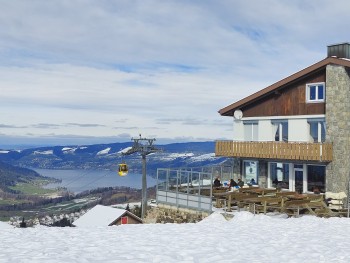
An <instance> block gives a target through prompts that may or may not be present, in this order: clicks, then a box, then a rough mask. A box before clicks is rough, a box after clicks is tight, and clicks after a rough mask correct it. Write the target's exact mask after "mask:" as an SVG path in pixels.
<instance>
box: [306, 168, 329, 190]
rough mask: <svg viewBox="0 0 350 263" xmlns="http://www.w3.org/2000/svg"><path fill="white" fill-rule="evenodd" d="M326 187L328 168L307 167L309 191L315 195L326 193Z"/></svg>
mask: <svg viewBox="0 0 350 263" xmlns="http://www.w3.org/2000/svg"><path fill="white" fill-rule="evenodd" d="M325 185H326V166H320V165H308V166H307V190H308V191H309V192H314V193H324V192H325Z"/></svg>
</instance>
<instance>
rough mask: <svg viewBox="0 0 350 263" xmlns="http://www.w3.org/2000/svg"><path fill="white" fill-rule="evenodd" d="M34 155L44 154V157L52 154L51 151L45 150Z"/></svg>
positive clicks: (35, 152)
mask: <svg viewBox="0 0 350 263" xmlns="http://www.w3.org/2000/svg"><path fill="white" fill-rule="evenodd" d="M34 154H44V155H49V154H53V150H47V151H42V152H40V151H34Z"/></svg>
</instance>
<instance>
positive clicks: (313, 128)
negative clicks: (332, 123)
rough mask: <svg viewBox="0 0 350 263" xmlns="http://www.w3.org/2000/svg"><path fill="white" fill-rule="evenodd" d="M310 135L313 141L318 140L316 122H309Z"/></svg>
mask: <svg viewBox="0 0 350 263" xmlns="http://www.w3.org/2000/svg"><path fill="white" fill-rule="evenodd" d="M309 125H310V136H311V137H312V140H313V142H318V122H310V123H309Z"/></svg>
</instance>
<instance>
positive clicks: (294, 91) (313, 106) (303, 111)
mask: <svg viewBox="0 0 350 263" xmlns="http://www.w3.org/2000/svg"><path fill="white" fill-rule="evenodd" d="M315 82H326V71H325V70H322V71H319V72H317V73H314V74H313V75H310V76H307V77H305V78H303V79H302V80H299V81H298V82H295V83H292V84H289V85H288V86H285V87H282V88H281V89H279V90H277V91H275V92H273V93H271V94H268V95H267V96H265V97H264V98H262V99H259V100H256V101H255V102H253V103H251V104H249V105H247V106H245V107H243V108H242V109H241V110H242V111H243V117H261V116H289V115H313V114H325V103H306V98H305V96H306V84H307V83H315ZM326 88H327V87H326ZM326 99H327V98H326Z"/></svg>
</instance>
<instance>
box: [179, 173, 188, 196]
mask: <svg viewBox="0 0 350 263" xmlns="http://www.w3.org/2000/svg"><path fill="white" fill-rule="evenodd" d="M189 175H190V172H189V171H181V170H180V176H179V181H178V186H179V189H178V191H180V192H184V193H187V192H188V190H189V189H188V188H189Z"/></svg>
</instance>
